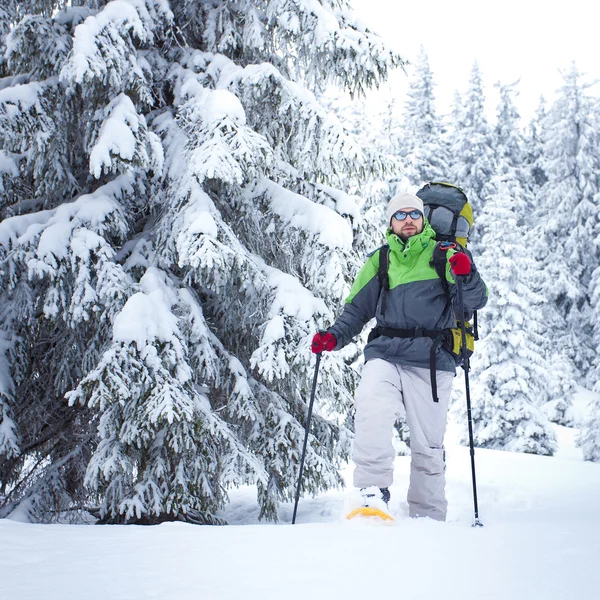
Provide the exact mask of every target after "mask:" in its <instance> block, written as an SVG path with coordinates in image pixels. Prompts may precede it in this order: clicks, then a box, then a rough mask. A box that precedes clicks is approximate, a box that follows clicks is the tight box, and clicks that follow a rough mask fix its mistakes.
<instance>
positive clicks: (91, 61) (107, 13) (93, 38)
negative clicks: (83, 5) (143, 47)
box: [65, 0, 146, 83]
mask: <svg viewBox="0 0 600 600" xmlns="http://www.w3.org/2000/svg"><path fill="white" fill-rule="evenodd" d="M111 25H112V26H116V27H122V28H124V29H132V30H133V33H134V34H135V35H136V36H137V37H138V38H139V39H140V40H142V41H145V39H146V32H145V29H144V26H143V24H142V21H141V19H140V16H139V14H138V12H137V10H136V9H135V8H134V7H133V6H132V5H131V4H130V3H129V2H125V1H124V0H113V1H112V2H109V3H108V4H107V5H106V6H105V7H104V8H103V9H102V10H101V11H100V12H99V13H98V14H97V15H94V16H90V17H88V18H87V19H86V20H85V21H84V22H83V23H82V24H81V25H77V27H76V28H75V36H74V38H73V56H72V59H71V65H70V66H69V67H68V68H67V70H66V71H65V76H66V77H70V78H72V79H73V81H75V82H76V83H83V81H84V79H85V77H86V75H87V76H88V77H90V75H91V76H93V75H94V74H98V73H104V72H105V70H106V64H105V61H104V59H103V57H102V56H101V52H100V49H99V48H98V41H97V38H98V36H99V35H100V34H101V33H102V32H103V31H104V30H105V29H106V28H107V27H110V26H111Z"/></svg>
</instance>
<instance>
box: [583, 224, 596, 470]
mask: <svg viewBox="0 0 600 600" xmlns="http://www.w3.org/2000/svg"><path fill="white" fill-rule="evenodd" d="M597 222H598V223H600V215H599V217H598V219H597ZM597 227H598V229H600V225H597ZM591 305H592V310H593V313H592V314H593V317H592V318H593V328H594V329H593V334H594V344H595V349H596V359H595V360H594V363H593V365H592V368H591V369H590V371H589V374H588V381H589V382H590V388H591V389H592V390H593V391H594V392H596V394H597V395H596V397H595V399H594V400H592V402H591V403H590V404H589V406H588V408H587V413H586V415H585V417H584V419H583V422H582V423H581V430H580V433H579V436H578V439H577V445H578V446H579V447H580V448H581V449H582V451H583V457H584V459H585V460H591V461H594V462H600V358H599V357H600V343H599V340H600V267H597V268H596V270H595V271H594V273H593V276H592V285H591Z"/></svg>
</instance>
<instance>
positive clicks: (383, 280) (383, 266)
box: [377, 244, 390, 290]
mask: <svg viewBox="0 0 600 600" xmlns="http://www.w3.org/2000/svg"><path fill="white" fill-rule="evenodd" d="M389 266H390V247H389V246H388V245H387V244H384V245H383V246H381V248H379V269H378V270H377V277H378V278H379V283H380V284H381V288H382V289H384V290H389V289H390V278H389V275H388V269H389Z"/></svg>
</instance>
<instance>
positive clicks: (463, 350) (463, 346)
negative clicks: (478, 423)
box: [456, 275, 483, 527]
mask: <svg viewBox="0 0 600 600" xmlns="http://www.w3.org/2000/svg"><path fill="white" fill-rule="evenodd" d="M462 285H463V281H462V276H460V275H458V276H457V277H456V288H457V290H458V309H459V310H460V328H461V332H462V344H461V349H460V351H461V354H462V359H463V365H462V366H463V369H464V371H465V391H466V397H467V421H468V423H469V451H470V453H471V477H472V479H473V507H474V509H475V521H473V527H483V523H482V522H481V521H480V520H479V507H478V505H477V478H476V476H475V444H474V443H473V417H472V414H471V390H470V387H469V356H468V354H467V329H466V327H465V305H464V301H463V288H462Z"/></svg>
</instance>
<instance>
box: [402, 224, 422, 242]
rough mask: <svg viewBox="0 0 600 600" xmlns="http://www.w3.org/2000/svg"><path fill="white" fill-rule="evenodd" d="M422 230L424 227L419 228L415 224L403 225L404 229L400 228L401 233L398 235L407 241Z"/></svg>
mask: <svg viewBox="0 0 600 600" xmlns="http://www.w3.org/2000/svg"><path fill="white" fill-rule="evenodd" d="M421 231H423V228H422V227H421V228H419V227H418V226H416V225H413V226H412V227H406V226H405V227H403V228H402V229H400V233H399V234H398V237H399V238H400V239H401V240H402V241H403V242H406V241H407V240H408V239H409V238H411V237H413V236H415V235H418V234H419V233H421Z"/></svg>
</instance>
